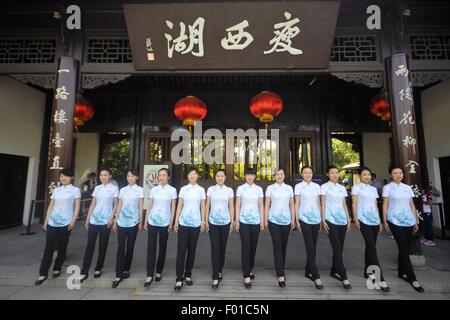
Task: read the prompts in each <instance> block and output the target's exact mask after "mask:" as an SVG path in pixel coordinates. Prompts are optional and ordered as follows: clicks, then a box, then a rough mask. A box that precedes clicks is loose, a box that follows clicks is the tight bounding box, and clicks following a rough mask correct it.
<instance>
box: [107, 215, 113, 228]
mask: <svg viewBox="0 0 450 320" xmlns="http://www.w3.org/2000/svg"><path fill="white" fill-rule="evenodd" d="M113 225H114V217H111V218H109V220H108V228H111V226H113Z"/></svg>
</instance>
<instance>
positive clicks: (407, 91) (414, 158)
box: [385, 53, 422, 255]
mask: <svg viewBox="0 0 450 320" xmlns="http://www.w3.org/2000/svg"><path fill="white" fill-rule="evenodd" d="M385 68H386V78H387V83H388V88H389V97H390V103H391V121H392V136H393V144H394V146H393V147H394V161H395V165H396V166H399V167H400V168H402V169H403V172H404V182H405V183H407V184H409V185H411V186H412V188H413V191H414V193H415V195H416V199H415V201H414V202H415V204H416V209H417V210H418V211H421V210H422V206H421V203H422V199H421V194H420V192H421V190H420V188H421V184H422V181H421V172H420V171H421V170H420V169H421V168H420V160H419V146H418V143H419V141H418V139H417V129H416V116H415V112H414V97H413V92H412V85H411V70H410V69H409V63H408V56H407V55H406V54H404V53H399V54H394V55H391V56H389V57H387V58H386V60H385ZM419 221H420V220H419ZM416 235H417V236H416V241H415V243H414V244H413V247H412V248H411V249H412V250H411V251H412V252H411V253H413V254H415V255H421V248H420V241H419V236H418V234H416Z"/></svg>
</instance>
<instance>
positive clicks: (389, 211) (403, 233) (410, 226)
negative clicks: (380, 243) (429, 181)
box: [383, 166, 425, 293]
mask: <svg viewBox="0 0 450 320" xmlns="http://www.w3.org/2000/svg"><path fill="white" fill-rule="evenodd" d="M389 175H390V176H391V179H392V181H391V183H389V184H387V185H385V186H384V187H383V225H384V228H385V229H386V230H387V231H389V230H390V231H391V232H392V234H393V235H394V239H395V241H396V242H397V247H398V276H399V278H401V279H403V280H405V281H406V282H408V283H409V284H410V285H411V286H412V287H413V288H414V290H416V291H417V292H420V293H422V292H424V291H425V290H424V289H423V288H422V286H421V285H420V284H419V282H418V281H417V279H416V275H415V273H414V269H413V267H412V264H411V260H410V258H409V246H410V243H412V241H413V240H412V238H413V233H416V232H417V231H418V230H419V224H418V219H417V214H416V207H415V206H414V201H413V198H414V197H415V195H414V192H413V190H412V188H411V186H409V185H407V184H404V183H402V180H403V169H402V168H400V167H395V166H394V167H391V168H389Z"/></svg>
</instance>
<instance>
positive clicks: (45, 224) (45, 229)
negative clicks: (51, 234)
mask: <svg viewBox="0 0 450 320" xmlns="http://www.w3.org/2000/svg"><path fill="white" fill-rule="evenodd" d="M47 226H48V223H47V221H45V223H44V225H43V226H42V230H44V231H45V232H47Z"/></svg>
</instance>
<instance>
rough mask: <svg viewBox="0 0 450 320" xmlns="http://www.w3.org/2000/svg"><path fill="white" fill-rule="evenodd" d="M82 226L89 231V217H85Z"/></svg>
mask: <svg viewBox="0 0 450 320" xmlns="http://www.w3.org/2000/svg"><path fill="white" fill-rule="evenodd" d="M84 227H85V228H86V230H87V231H89V219H86V222H85V223H84Z"/></svg>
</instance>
